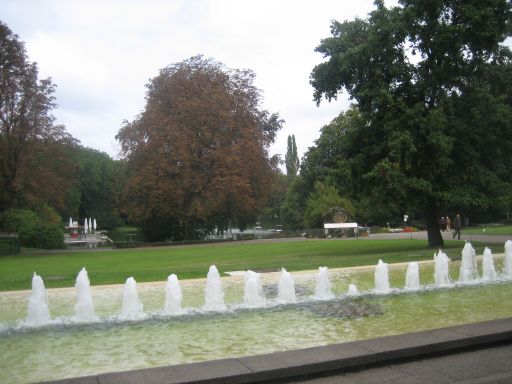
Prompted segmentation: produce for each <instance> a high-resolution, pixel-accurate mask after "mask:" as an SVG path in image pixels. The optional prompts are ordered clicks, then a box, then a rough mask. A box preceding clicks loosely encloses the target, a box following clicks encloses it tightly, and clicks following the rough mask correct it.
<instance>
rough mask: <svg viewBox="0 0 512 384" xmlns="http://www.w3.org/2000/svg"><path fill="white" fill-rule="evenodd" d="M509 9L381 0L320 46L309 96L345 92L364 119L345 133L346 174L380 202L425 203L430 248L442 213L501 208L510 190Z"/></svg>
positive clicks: (421, 207) (453, 1)
mask: <svg viewBox="0 0 512 384" xmlns="http://www.w3.org/2000/svg"><path fill="white" fill-rule="evenodd" d="M511 15H512V10H511V4H510V2H509V1H506V0H472V1H464V2H460V1H457V0H432V1H430V0H429V1H424V0H400V1H399V6H397V7H392V8H387V7H385V6H384V3H383V2H382V1H376V9H375V10H374V11H373V12H371V13H370V15H369V17H368V18H367V19H365V20H362V19H355V20H353V21H346V22H343V23H340V22H337V21H335V22H333V23H332V25H331V33H332V37H329V38H326V39H323V40H322V41H321V43H320V45H319V46H318V47H317V51H318V52H320V53H322V54H323V55H324V57H325V58H327V61H326V62H324V63H321V64H319V65H317V66H316V67H315V68H314V69H313V71H312V74H311V84H312V85H313V87H314V89H315V92H314V98H315V100H316V102H317V103H320V101H321V100H322V98H324V97H325V98H326V99H327V100H331V99H333V98H336V97H337V95H338V94H339V92H341V91H342V90H346V91H347V92H348V94H349V95H350V97H351V98H352V99H353V100H354V102H355V104H356V106H357V108H358V110H359V112H360V114H361V117H362V119H363V121H364V124H360V125H358V127H357V128H356V129H354V130H352V131H351V132H350V134H349V135H347V139H346V140H345V139H344V140H345V141H344V147H343V156H342V157H343V159H344V161H348V162H349V166H348V169H350V171H349V173H350V177H351V178H352V179H353V180H356V181H357V182H358V183H359V184H358V185H359V187H360V191H361V193H363V194H366V195H367V196H368V198H376V197H377V199H375V200H374V201H373V204H374V206H375V209H377V207H379V205H378V204H382V202H383V201H385V200H392V201H395V202H400V204H401V205H402V209H403V210H404V212H403V213H407V212H406V210H409V209H411V210H418V211H419V212H421V213H422V214H423V215H424V218H425V220H426V223H427V229H428V234H429V244H430V245H431V246H439V245H442V238H441V235H440V232H439V227H438V224H437V220H438V215H439V212H440V210H443V209H453V210H457V211H462V213H463V214H464V213H465V212H470V211H472V210H486V209H490V208H496V207H497V205H499V204H500V202H502V201H503V199H502V197H503V195H504V193H503V192H504V191H510V188H511V181H512V169H511V168H510V167H508V166H507V164H510V162H511V160H512V129H511V128H512V127H511V124H512V119H511V117H512V105H511V97H510V91H509V90H508V89H507V88H506V86H507V85H508V84H510V82H511V79H512V78H511V76H510V75H511V68H512V67H511V58H512V54H511V52H510V50H509V49H508V48H507V47H506V46H504V45H503V41H504V40H505V39H506V38H507V37H508V36H510V32H511V29H510V26H511V21H512V19H511ZM363 159H364V160H363ZM362 160H363V161H362ZM379 199H381V201H380V202H379ZM441 212H442V211H441Z"/></svg>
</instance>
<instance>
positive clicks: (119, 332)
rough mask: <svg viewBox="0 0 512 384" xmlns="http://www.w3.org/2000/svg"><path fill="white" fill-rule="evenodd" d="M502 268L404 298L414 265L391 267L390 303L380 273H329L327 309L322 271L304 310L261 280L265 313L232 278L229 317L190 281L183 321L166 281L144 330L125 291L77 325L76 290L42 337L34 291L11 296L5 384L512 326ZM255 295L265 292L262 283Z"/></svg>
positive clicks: (142, 293) (100, 300)
mask: <svg viewBox="0 0 512 384" xmlns="http://www.w3.org/2000/svg"><path fill="white" fill-rule="evenodd" d="M448 256H449V255H448ZM494 258H495V267H496V271H497V272H498V277H497V279H496V280H494V281H484V280H481V281H480V280H478V281H476V282H475V281H472V282H471V284H467V283H458V282H457V278H458V276H459V268H460V262H457V261H452V262H451V263H450V266H449V268H450V276H451V278H452V284H450V286H447V287H442V288H439V287H436V284H435V281H434V275H435V273H434V272H435V271H434V264H433V263H419V279H420V284H421V286H420V288H419V289H418V290H414V291H411V290H405V289H403V287H404V281H405V276H406V270H407V263H405V264H403V265H393V264H389V271H388V273H389V286H390V292H389V293H388V294H382V293H378V294H375V293H374V286H375V283H374V276H375V275H374V271H375V267H370V268H355V269H345V270H329V271H328V275H329V282H330V288H331V292H332V294H333V298H330V299H323V300H318V299H315V298H314V296H315V291H316V290H317V288H316V284H317V278H318V271H309V272H295V273H291V276H293V283H294V287H295V294H296V302H290V303H288V304H280V301H279V300H278V294H279V289H278V285H279V281H280V278H281V273H279V272H276V273H267V274H261V285H262V290H261V292H262V295H263V296H264V297H265V300H266V301H265V306H264V307H250V306H249V307H248V306H247V305H244V287H245V285H246V284H245V279H244V277H245V276H244V275H241V276H233V277H222V279H221V280H222V281H221V284H222V294H223V297H224V303H225V305H226V308H227V310H225V311H223V310H222V311H212V310H210V308H207V309H208V310H207V309H205V308H204V305H205V300H207V299H206V298H205V287H206V286H207V284H208V282H207V280H206V279H198V280H191V281H180V282H179V284H180V289H181V292H180V295H181V297H182V310H181V311H180V313H184V314H182V315H164V314H163V311H164V308H166V300H167V299H166V282H165V281H163V282H158V283H148V284H140V283H138V284H137V286H136V289H137V297H138V300H140V303H141V305H143V310H144V318H143V319H142V320H129V319H128V320H122V319H121V318H120V316H119V315H120V314H121V313H123V300H124V295H125V289H126V287H125V286H123V285H117V286H101V287H99V286H94V287H91V294H92V298H93V301H94V310H95V315H96V316H98V317H99V318H100V319H101V321H99V322H91V323H74V322H73V321H72V318H73V316H74V314H75V304H76V297H77V295H76V290H75V289H74V288H66V289H52V290H47V291H46V292H47V297H48V303H49V310H50V314H51V317H52V323H51V324H48V325H46V326H42V327H29V326H22V325H20V319H26V317H27V304H28V299H29V296H30V292H29V291H23V292H20V291H18V292H3V293H0V308H2V311H0V356H1V358H0V382H17V383H29V382H35V381H42V380H51V379H59V378H65V377H73V376H84V375H91V374H97V373H101V372H111V371H122V370H129V369H137V368H146V367H154V366H161V365H168V364H179V363H186V362H193V361H203V360H212V359H219V358H226V357H238V356H245V355H254V354H260V353H268V352H273V351H281V350H289V349H297V348H305V347H311V346H318V345H326V344H332V343H340V342H346V341H352V340H357V339H366V338H372V337H378V336H384V335H391V334H400V333H406V332H411V331H417V330H424V329H432V328H439V327H444V326H450V325H455V324H460V323H470V322H475V321H483V320H491V319H497V318H503V317H508V316H512V301H511V300H510V297H511V296H512V282H510V281H509V280H507V279H505V278H503V277H502V271H503V262H502V259H503V257H502V256H497V255H494ZM321 273H326V271H325V270H322V271H321ZM251 278H252V279H255V276H254V275H251ZM287 278H289V276H287ZM210 284H211V282H210ZM217 284H218V280H215V289H220V287H218V285H217ZM255 285H256V286H258V289H257V290H258V291H259V282H258V283H257V284H255ZM350 285H353V286H354V287H357V291H354V289H353V288H352V289H351V294H350V295H349V294H348V292H349V287H350ZM130 287H131V288H133V284H132V282H131V281H130ZM132 293H133V292H132ZM165 313H169V312H165Z"/></svg>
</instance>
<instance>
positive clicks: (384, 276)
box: [374, 259, 390, 293]
mask: <svg viewBox="0 0 512 384" xmlns="http://www.w3.org/2000/svg"><path fill="white" fill-rule="evenodd" d="M388 271H389V267H388V264H387V263H384V262H383V261H382V260H381V259H379V262H378V263H377V266H376V267H375V276H374V277H375V279H374V281H375V292H378V293H388V292H389V291H390V288H389V272H388Z"/></svg>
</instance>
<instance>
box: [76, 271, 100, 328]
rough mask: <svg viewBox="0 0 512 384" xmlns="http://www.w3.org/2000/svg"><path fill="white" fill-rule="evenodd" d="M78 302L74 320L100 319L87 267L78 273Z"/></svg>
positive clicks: (88, 320)
mask: <svg viewBox="0 0 512 384" xmlns="http://www.w3.org/2000/svg"><path fill="white" fill-rule="evenodd" d="M75 287H76V304H75V317H74V320H75V321H78V322H91V321H98V320H99V317H98V316H96V313H95V312H94V304H93V302H92V295H91V283H90V281H89V276H88V275H87V271H86V270H85V268H82V270H81V271H80V272H79V273H78V276H77V277H76V282H75Z"/></svg>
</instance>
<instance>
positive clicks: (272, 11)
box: [0, 0, 394, 158]
mask: <svg viewBox="0 0 512 384" xmlns="http://www.w3.org/2000/svg"><path fill="white" fill-rule="evenodd" d="M387 3H388V4H389V3H390V2H389V1H388V2H387ZM393 3H394V1H393ZM372 9H373V0H316V1H311V0H304V1H298V0H88V1H85V0H83V1H79V0H44V1H41V0H2V1H0V20H2V21H3V22H4V23H6V24H7V25H8V26H9V28H10V29H11V30H12V31H13V32H14V33H16V34H18V35H19V38H20V40H21V41H24V42H25V44H26V48H27V53H28V56H29V58H30V60H31V61H36V62H37V63H38V65H39V72H40V77H41V78H42V77H48V76H51V77H52V78H53V81H54V83H55V84H56V85H57V91H56V97H57V102H58V105H59V106H58V108H57V110H55V111H54V115H55V116H56V117H57V122H58V123H61V124H64V125H66V127H67V129H68V131H69V132H70V133H71V134H72V135H73V136H75V137H76V138H78V139H79V140H80V141H81V142H82V144H83V145H85V146H88V147H92V148H96V149H99V150H101V151H104V152H107V153H109V154H110V155H112V156H116V155H117V154H118V151H119V146H118V144H117V142H116V140H115V135H116V133H117V132H118V130H119V128H120V126H121V123H122V121H123V120H125V119H126V120H133V118H134V117H135V116H136V115H137V114H138V113H139V112H140V111H141V110H142V109H143V108H144V96H145V84H147V83H148V80H149V79H150V78H152V77H154V76H156V75H157V74H158V71H159V69H161V68H163V67H165V66H167V65H169V64H172V63H177V62H180V61H182V60H185V59H188V58H190V57H192V56H195V55H197V54H203V55H205V56H206V57H211V58H213V59H215V60H217V61H220V62H222V63H224V64H225V65H226V66H228V67H230V68H240V69H242V68H248V69H251V70H253V71H254V72H255V73H256V85H257V86H258V87H259V88H260V89H261V90H262V91H263V98H264V104H263V108H265V109H268V110H269V111H270V112H279V114H280V115H281V117H282V118H283V119H284V120H285V121H286V123H285V125H284V127H283V129H282V130H281V132H280V133H279V135H278V137H277V140H276V143H275V145H274V146H273V147H272V154H275V153H280V154H282V155H283V158H284V154H285V153H286V141H287V137H288V135H289V134H295V137H296V141H297V146H298V150H299V153H300V155H301V156H302V154H303V153H304V152H305V151H306V150H307V148H308V147H310V146H311V145H313V142H314V140H316V139H317V138H318V136H319V130H320V128H321V127H322V126H323V125H325V124H327V123H328V122H330V121H331V120H332V119H333V118H334V117H335V116H336V115H338V114H339V112H340V111H342V110H345V109H346V108H347V107H348V105H349V102H348V101H347V100H346V98H340V99H339V101H337V102H332V103H328V102H327V101H324V102H322V104H321V105H320V107H317V106H316V104H315V103H314V102H313V100H312V99H313V96H312V95H313V90H312V88H311V86H310V85H309V74H310V73H311V70H312V69H313V67H314V66H315V65H316V64H319V63H320V62H322V57H321V55H320V54H318V53H315V52H314V48H315V47H316V46H317V45H318V44H319V42H320V40H321V39H322V38H325V37H328V36H329V35H330V29H329V27H330V23H331V20H333V19H334V20H339V21H343V20H351V19H353V18H354V17H356V16H359V17H363V18H364V17H366V15H367V14H368V12H370V11H371V10H372Z"/></svg>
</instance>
